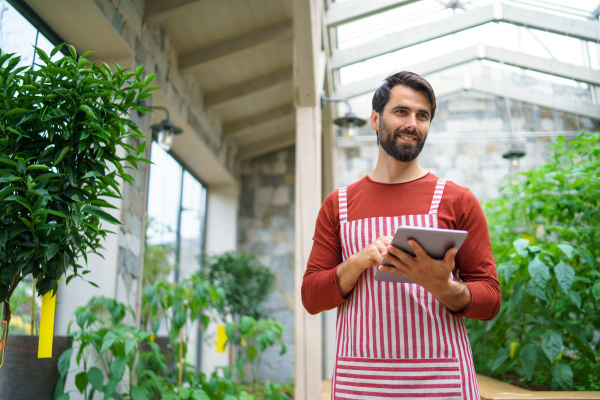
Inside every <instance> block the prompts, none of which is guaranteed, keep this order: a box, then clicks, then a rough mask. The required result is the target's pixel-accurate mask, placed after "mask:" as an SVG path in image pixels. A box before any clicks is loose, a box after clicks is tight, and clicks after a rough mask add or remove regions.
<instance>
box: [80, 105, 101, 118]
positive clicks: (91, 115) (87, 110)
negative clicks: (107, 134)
mask: <svg viewBox="0 0 600 400" xmlns="http://www.w3.org/2000/svg"><path fill="white" fill-rule="evenodd" d="M79 109H80V110H81V111H83V112H84V113H85V114H86V115H87V116H88V117H89V118H90V119H93V120H98V117H97V116H96V113H95V112H94V110H92V109H91V108H90V107H89V106H86V105H85V104H82V105H80V106H79Z"/></svg>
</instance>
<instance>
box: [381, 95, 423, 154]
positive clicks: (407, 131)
mask: <svg viewBox="0 0 600 400" xmlns="http://www.w3.org/2000/svg"><path fill="white" fill-rule="evenodd" d="M430 121H431V104H430V103H429V99H428V98H427V96H426V95H425V94H424V93H422V92H419V91H417V90H414V89H412V88H409V87H408V86H403V85H397V86H394V87H393V88H392V90H391V93H390V100H389V101H388V102H387V104H386V105H385V108H384V109H383V111H382V112H381V114H379V113H377V112H375V111H373V112H372V113H371V127H372V128H373V130H375V131H377V132H378V140H379V144H380V146H381V148H382V149H383V150H384V151H385V152H386V153H387V154H388V155H389V156H390V157H393V158H394V159H396V160H398V161H402V162H409V161H412V160H414V159H415V158H417V156H418V155H419V153H421V150H423V146H424V145H425V140H426V139H427V134H428V133H429V124H430Z"/></svg>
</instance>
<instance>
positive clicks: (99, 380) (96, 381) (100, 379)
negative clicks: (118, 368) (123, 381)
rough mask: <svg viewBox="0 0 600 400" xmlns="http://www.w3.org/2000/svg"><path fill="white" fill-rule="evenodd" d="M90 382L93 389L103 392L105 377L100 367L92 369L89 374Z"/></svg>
mask: <svg viewBox="0 0 600 400" xmlns="http://www.w3.org/2000/svg"><path fill="white" fill-rule="evenodd" d="M87 377H88V380H89V381H90V383H91V384H92V387H93V388H94V389H96V390H97V391H99V392H101V391H102V387H103V386H104V375H103V374H102V371H101V370H100V368H98V367H92V368H90V370H89V371H88V373H87Z"/></svg>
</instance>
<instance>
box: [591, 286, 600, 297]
mask: <svg viewBox="0 0 600 400" xmlns="http://www.w3.org/2000/svg"><path fill="white" fill-rule="evenodd" d="M592 294H593V295H594V298H595V299H596V300H600V281H599V282H596V283H594V286H592Z"/></svg>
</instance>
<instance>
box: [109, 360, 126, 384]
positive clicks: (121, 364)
mask: <svg viewBox="0 0 600 400" xmlns="http://www.w3.org/2000/svg"><path fill="white" fill-rule="evenodd" d="M125 367H127V359H126V358H125V357H115V359H114V360H113V362H112V363H110V374H111V379H115V380H117V381H120V380H121V378H123V374H125Z"/></svg>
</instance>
